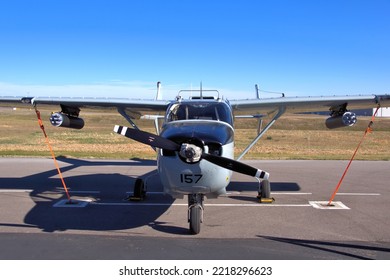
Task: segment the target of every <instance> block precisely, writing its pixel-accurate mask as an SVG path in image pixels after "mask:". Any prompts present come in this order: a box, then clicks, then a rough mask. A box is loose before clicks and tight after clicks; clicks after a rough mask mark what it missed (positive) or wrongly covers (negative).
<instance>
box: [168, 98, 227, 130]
mask: <svg viewBox="0 0 390 280" xmlns="http://www.w3.org/2000/svg"><path fill="white" fill-rule="evenodd" d="M179 120H214V121H221V122H226V123H228V124H230V125H233V117H232V114H231V110H230V108H229V106H228V105H227V104H226V103H224V102H180V103H175V104H173V105H172V106H171V107H169V109H168V114H167V121H168V122H171V121H179Z"/></svg>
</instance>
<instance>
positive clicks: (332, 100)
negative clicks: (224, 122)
mask: <svg viewBox="0 0 390 280" xmlns="http://www.w3.org/2000/svg"><path fill="white" fill-rule="evenodd" d="M230 104H231V106H232V108H233V110H234V113H235V114H240V115H244V114H251V115H263V114H271V113H275V112H278V111H283V112H293V113H299V112H302V113H303V112H319V111H335V110H337V109H338V108H348V109H349V110H351V109H368V108H375V107H377V106H378V105H380V106H381V107H389V106H390V95H387V94H386V95H361V96H320V97H315V96H313V97H281V98H268V99H246V100H231V101H230Z"/></svg>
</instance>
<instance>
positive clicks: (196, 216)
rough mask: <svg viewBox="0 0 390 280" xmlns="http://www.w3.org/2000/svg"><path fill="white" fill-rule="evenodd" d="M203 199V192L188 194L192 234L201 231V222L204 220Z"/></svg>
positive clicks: (189, 220)
mask: <svg viewBox="0 0 390 280" xmlns="http://www.w3.org/2000/svg"><path fill="white" fill-rule="evenodd" d="M203 199H204V195H203V194H189V195H188V222H189V224H190V232H191V233H192V234H198V233H199V232H200V224H201V223H202V222H203V210H204V208H203Z"/></svg>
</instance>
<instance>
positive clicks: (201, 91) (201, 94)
mask: <svg viewBox="0 0 390 280" xmlns="http://www.w3.org/2000/svg"><path fill="white" fill-rule="evenodd" d="M200 99H203V90H202V82H200Z"/></svg>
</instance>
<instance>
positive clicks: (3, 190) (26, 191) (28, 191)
mask: <svg viewBox="0 0 390 280" xmlns="http://www.w3.org/2000/svg"><path fill="white" fill-rule="evenodd" d="M32 191H33V190H28V189H25V190H16V189H2V190H0V193H30V192H32Z"/></svg>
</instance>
